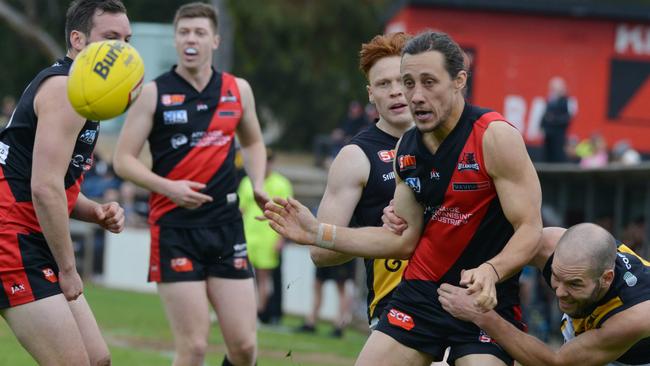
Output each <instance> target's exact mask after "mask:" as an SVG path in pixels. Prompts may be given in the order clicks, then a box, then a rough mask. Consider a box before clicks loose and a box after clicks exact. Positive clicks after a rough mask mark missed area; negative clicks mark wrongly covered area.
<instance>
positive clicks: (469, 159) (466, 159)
mask: <svg viewBox="0 0 650 366" xmlns="http://www.w3.org/2000/svg"><path fill="white" fill-rule="evenodd" d="M479 169H480V168H479V165H478V163H477V162H476V158H475V157H474V153H473V152H466V153H464V155H463V160H461V161H460V163H458V170H459V171H463V170H475V171H477V172H478V171H479Z"/></svg>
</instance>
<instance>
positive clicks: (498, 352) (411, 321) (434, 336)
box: [375, 280, 526, 366]
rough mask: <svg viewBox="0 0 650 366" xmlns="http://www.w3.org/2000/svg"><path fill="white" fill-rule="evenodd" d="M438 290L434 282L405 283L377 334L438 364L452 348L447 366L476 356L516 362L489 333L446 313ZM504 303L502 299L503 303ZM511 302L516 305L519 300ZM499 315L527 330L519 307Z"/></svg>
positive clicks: (503, 310)
mask: <svg viewBox="0 0 650 366" xmlns="http://www.w3.org/2000/svg"><path fill="white" fill-rule="evenodd" d="M437 289H438V284H437V283H435V282H433V281H422V280H402V282H400V284H399V285H398V286H397V288H396V289H395V292H394V294H393V297H392V298H391V300H390V302H389V304H388V306H386V308H385V310H384V313H383V314H382V316H381V318H380V319H379V324H377V327H376V328H375V330H377V331H380V332H382V333H384V334H387V335H388V336H390V337H391V338H393V339H395V340H396V341H397V342H399V343H401V344H403V345H405V346H406V347H409V348H413V349H415V350H418V351H420V352H424V353H426V354H429V355H431V356H432V357H433V359H434V360H435V361H441V360H442V358H443V356H444V353H445V350H446V349H447V347H449V348H450V351H449V357H448V360H447V363H449V365H452V366H453V365H454V364H455V361H456V360H457V359H459V358H460V357H463V356H467V355H473V354H490V355H494V356H496V357H498V358H499V359H501V360H502V361H503V362H504V363H505V364H506V365H513V364H514V360H513V358H512V357H510V355H509V354H508V353H506V351H505V350H504V349H503V348H501V346H499V345H498V344H497V343H496V342H495V341H494V340H493V339H492V338H490V336H488V335H487V333H485V332H484V331H483V330H481V329H480V328H479V327H477V326H476V325H474V324H473V323H469V322H465V321H462V320H459V319H456V318H454V317H453V316H451V315H450V314H449V313H447V312H446V311H445V310H444V309H443V308H442V305H441V304H440V302H439V301H438V293H437ZM504 300H506V299H499V301H500V303H501V301H503V302H504V303H505V301H504ZM509 300H514V301H512V302H511V303H517V302H516V299H509ZM497 312H498V313H499V314H500V315H501V316H502V317H503V318H505V319H506V320H508V321H509V322H510V323H512V324H514V325H515V326H516V327H518V328H519V329H522V330H525V329H526V326H525V324H524V323H523V322H522V320H521V310H520V308H519V306H518V305H516V306H508V307H499V308H497Z"/></svg>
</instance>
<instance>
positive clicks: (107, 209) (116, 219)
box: [95, 202, 124, 234]
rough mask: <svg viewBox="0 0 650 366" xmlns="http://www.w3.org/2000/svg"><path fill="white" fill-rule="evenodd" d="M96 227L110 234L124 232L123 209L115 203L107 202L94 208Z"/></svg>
mask: <svg viewBox="0 0 650 366" xmlns="http://www.w3.org/2000/svg"><path fill="white" fill-rule="evenodd" d="M95 218H96V222H97V225H99V226H101V227H103V228H104V229H105V230H108V231H110V232H112V233H115V234H117V233H120V232H122V230H124V209H123V208H122V207H121V206H120V204H119V203H117V202H108V203H104V204H101V205H98V206H97V207H96V208H95Z"/></svg>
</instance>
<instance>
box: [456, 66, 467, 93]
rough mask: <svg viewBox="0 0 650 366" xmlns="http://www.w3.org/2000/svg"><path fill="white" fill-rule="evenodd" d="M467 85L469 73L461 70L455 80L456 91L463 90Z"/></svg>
mask: <svg viewBox="0 0 650 366" xmlns="http://www.w3.org/2000/svg"><path fill="white" fill-rule="evenodd" d="M465 85H467V71H465V70H460V71H459V72H458V74H456V78H455V79H454V86H455V87H456V90H463V89H464V88H465Z"/></svg>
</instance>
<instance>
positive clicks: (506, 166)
mask: <svg viewBox="0 0 650 366" xmlns="http://www.w3.org/2000/svg"><path fill="white" fill-rule="evenodd" d="M483 156H484V157H485V166H486V169H487V170H488V174H490V176H491V177H492V180H493V181H494V185H495V189H496V191H497V195H498V197H499V201H500V203H501V207H502V208H503V213H504V214H505V217H506V218H507V219H508V221H509V222H510V224H512V227H513V229H514V234H513V235H512V237H511V238H510V240H509V241H508V243H507V244H506V246H505V247H504V248H503V250H502V251H501V253H499V254H498V255H496V256H495V257H493V258H491V259H490V260H488V261H486V262H485V263H483V264H482V265H480V266H479V267H477V268H474V269H472V270H469V271H465V272H464V273H463V275H462V278H461V282H460V283H461V285H470V286H469V292H470V293H474V292H476V291H481V294H480V295H479V296H478V297H477V299H476V300H477V303H478V304H479V305H480V306H481V307H482V308H484V309H485V310H488V309H491V308H493V307H494V306H496V288H495V283H497V282H500V281H503V280H505V279H507V278H509V277H511V276H513V275H514V274H515V273H517V272H518V271H519V270H521V268H522V267H523V266H525V265H526V264H528V262H530V261H531V259H533V256H534V255H535V253H536V252H537V248H538V245H539V239H540V238H541V234H542V219H541V213H540V210H541V197H542V194H541V187H540V184H539V180H538V178H537V173H536V172H535V168H534V167H533V164H532V162H531V161H530V158H529V157H528V153H527V152H526V147H525V145H524V142H523V139H522V137H521V134H520V133H519V132H518V131H517V130H516V129H515V128H514V127H512V126H510V125H509V124H507V123H506V122H494V123H492V124H490V126H489V127H488V129H487V130H486V132H485V135H484V137H483Z"/></svg>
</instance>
